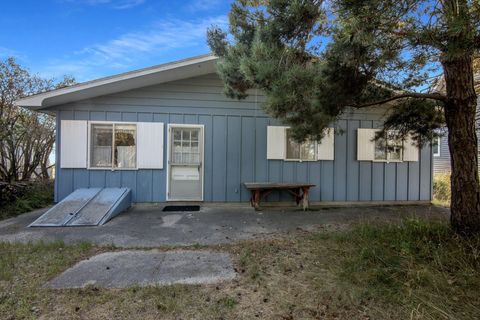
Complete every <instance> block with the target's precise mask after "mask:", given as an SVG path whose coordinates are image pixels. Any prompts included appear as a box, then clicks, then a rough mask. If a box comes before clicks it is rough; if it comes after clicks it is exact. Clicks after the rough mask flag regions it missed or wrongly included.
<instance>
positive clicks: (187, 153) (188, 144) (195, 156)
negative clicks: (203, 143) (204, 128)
mask: <svg viewBox="0 0 480 320" xmlns="http://www.w3.org/2000/svg"><path fill="white" fill-rule="evenodd" d="M172 130H173V139H174V140H173V155H172V161H173V163H176V164H198V163H200V147H199V132H200V129H190V128H173V129H172ZM177 139H178V140H177Z"/></svg>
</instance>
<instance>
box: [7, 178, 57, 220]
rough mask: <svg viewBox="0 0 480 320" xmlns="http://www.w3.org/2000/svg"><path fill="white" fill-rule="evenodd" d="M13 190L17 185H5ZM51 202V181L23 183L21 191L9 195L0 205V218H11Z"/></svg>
mask: <svg viewBox="0 0 480 320" xmlns="http://www.w3.org/2000/svg"><path fill="white" fill-rule="evenodd" d="M7 188H8V189H9V190H13V189H19V187H18V186H17V187H11V188H10V187H5V189H7ZM52 202H53V181H35V182H32V183H28V184H26V185H23V186H22V188H21V191H19V192H15V196H14V197H13V196H12V197H9V200H8V201H3V202H2V204H1V205H0V220H3V219H7V218H11V217H14V216H17V215H19V214H22V213H24V212H28V211H31V210H34V209H39V208H43V207H46V206H48V205H50V204H51V203H52Z"/></svg>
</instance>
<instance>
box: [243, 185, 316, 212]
mask: <svg viewBox="0 0 480 320" xmlns="http://www.w3.org/2000/svg"><path fill="white" fill-rule="evenodd" d="M244 184H245V187H246V188H247V189H248V190H249V191H250V194H251V197H250V204H251V205H252V207H254V208H255V209H256V210H258V209H260V201H261V200H262V198H264V197H266V196H267V195H268V194H269V193H270V192H272V191H274V190H285V191H287V192H289V193H290V194H292V195H293V196H294V197H295V201H296V203H297V205H299V204H300V202H301V203H302V207H303V210H307V209H308V204H309V203H308V195H309V191H310V188H311V187H315V185H314V184H311V183H271V182H245V183H244Z"/></svg>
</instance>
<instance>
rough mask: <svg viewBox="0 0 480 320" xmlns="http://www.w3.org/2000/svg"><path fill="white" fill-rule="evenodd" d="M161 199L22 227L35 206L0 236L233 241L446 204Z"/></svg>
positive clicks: (389, 217)
mask: <svg viewBox="0 0 480 320" xmlns="http://www.w3.org/2000/svg"><path fill="white" fill-rule="evenodd" d="M163 206H164V205H162V204H158V205H135V206H133V207H132V208H130V209H129V210H128V211H126V212H124V213H122V214H121V215H119V216H118V217H116V218H115V219H112V220H111V221H109V222H108V223H107V224H105V225H103V226H95V227H68V228H27V226H28V225H29V224H30V223H31V222H32V221H34V220H35V219H36V218H38V217H39V216H40V215H41V214H42V213H44V212H45V211H46V209H43V210H37V211H33V212H30V213H26V214H22V215H20V216H18V217H15V218H12V219H8V220H4V221H0V241H7V242H29V241H37V240H42V241H45V242H49V241H64V242H66V243H74V242H78V241H86V242H90V243H93V244H96V245H112V244H113V245H115V246H117V247H124V248H138V247H150V248H151V247H159V246H172V245H193V244H197V243H198V244H205V245H209V244H219V243H232V242H237V241H241V240H247V239H256V238H265V237H269V236H276V235H278V234H286V233H288V232H292V231H295V230H298V229H302V230H313V231H314V230H319V229H320V230H321V229H324V228H331V227H332V226H333V227H336V226H341V225H346V224H350V223H354V222H356V221H389V222H396V221H399V220H400V219H401V218H404V217H420V218H426V219H448V218H449V210H448V209H447V208H442V207H436V206H431V205H410V206H366V205H364V206H361V207H359V206H352V207H323V208H318V210H316V211H307V212H303V211H301V210H298V209H295V208H287V209H273V208H267V209H265V210H263V211H261V212H255V211H254V210H253V209H251V208H250V207H246V206H245V207H239V206H233V205H231V206H230V207H228V208H227V207H225V206H218V207H205V206H202V208H201V209H200V211H198V212H181V213H174V214H172V213H171V212H162V209H163Z"/></svg>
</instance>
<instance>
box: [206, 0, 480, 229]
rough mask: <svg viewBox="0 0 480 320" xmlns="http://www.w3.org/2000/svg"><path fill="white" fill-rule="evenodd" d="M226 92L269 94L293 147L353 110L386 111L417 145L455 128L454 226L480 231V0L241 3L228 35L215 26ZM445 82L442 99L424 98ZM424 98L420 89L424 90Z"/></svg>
mask: <svg viewBox="0 0 480 320" xmlns="http://www.w3.org/2000/svg"><path fill="white" fill-rule="evenodd" d="M208 43H209V46H210V47H211V49H212V51H213V52H214V53H215V54H216V55H218V56H219V57H220V61H219V63H218V72H219V75H220V77H221V78H222V80H223V82H224V86H225V93H226V94H227V95H228V96H230V97H233V98H238V99H243V98H245V97H246V96H247V92H248V90H249V89H251V88H257V89H260V90H262V91H263V92H264V93H265V95H266V102H265V103H264V105H263V108H264V110H265V111H266V112H267V113H268V114H269V115H271V116H273V117H275V118H279V119H282V120H283V121H284V122H285V123H286V124H288V125H290V126H291V127H292V130H293V134H294V136H295V138H296V139H298V140H303V139H305V138H307V137H310V138H313V139H321V138H322V132H323V129H324V128H325V127H327V126H328V125H329V124H330V123H331V122H332V121H335V120H336V119H338V117H339V116H340V115H341V114H343V113H344V112H346V111H347V110H348V109H350V108H368V107H372V106H379V105H386V106H388V108H390V113H389V116H388V119H387V120H386V122H385V125H384V129H392V128H394V129H396V130H398V131H399V132H400V134H401V135H403V136H405V135H406V134H409V133H410V134H413V136H414V139H415V140H416V141H417V143H418V144H419V145H422V144H424V143H427V142H429V141H431V139H432V138H433V137H434V136H435V135H436V132H437V131H436V129H438V128H439V127H441V126H442V125H444V124H445V125H446V127H447V128H448V142H449V147H450V153H451V163H452V201H451V224H452V227H453V228H454V229H455V230H456V231H457V232H458V233H461V234H472V233H479V232H480V188H479V177H478V171H477V168H478V166H477V164H478V159H477V137H476V134H475V110H476V102H477V96H476V94H475V90H474V81H473V80H474V79H473V77H474V72H473V57H474V56H475V54H477V53H478V52H479V49H480V2H479V0H438V1H431V0H331V1H322V0H236V1H234V3H233V4H232V7H231V11H230V13H229V29H228V31H224V30H221V29H220V28H218V27H215V26H213V27H212V28H210V29H209V30H208ZM438 73H443V77H444V81H445V90H444V91H443V92H431V91H425V90H424V89H425V88H426V87H427V86H428V85H429V84H431V81H432V76H436V75H438ZM422 89H423V90H422Z"/></svg>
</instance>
